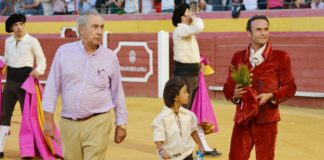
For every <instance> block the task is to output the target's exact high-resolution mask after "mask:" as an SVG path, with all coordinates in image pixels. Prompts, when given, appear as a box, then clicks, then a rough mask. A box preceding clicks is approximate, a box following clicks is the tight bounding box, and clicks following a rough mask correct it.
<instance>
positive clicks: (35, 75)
mask: <svg viewBox="0 0 324 160" xmlns="http://www.w3.org/2000/svg"><path fill="white" fill-rule="evenodd" d="M29 75H31V76H32V77H34V78H38V77H39V76H40V74H39V73H38V72H37V71H36V70H35V69H34V70H33V71H31V72H30V74H29Z"/></svg>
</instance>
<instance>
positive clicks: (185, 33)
mask: <svg viewBox="0 0 324 160" xmlns="http://www.w3.org/2000/svg"><path fill="white" fill-rule="evenodd" d="M192 19H193V22H192V24H191V25H187V24H184V23H179V24H178V26H177V28H176V29H175V30H174V31H173V52H174V57H173V58H174V60H175V61H178V62H181V63H199V62H200V54H199V47H198V43H197V39H196V36H195V35H196V34H198V33H199V32H201V31H203V29H204V22H203V20H202V19H201V18H198V17H195V16H193V18H192Z"/></svg>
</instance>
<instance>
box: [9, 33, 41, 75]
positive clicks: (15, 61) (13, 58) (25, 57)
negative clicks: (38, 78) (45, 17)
mask: <svg viewBox="0 0 324 160" xmlns="http://www.w3.org/2000/svg"><path fill="white" fill-rule="evenodd" d="M35 57H36V65H37V67H36V71H37V72H38V73H39V74H44V72H45V68H46V59H45V56H44V53H43V49H42V47H41V45H40V44H39V42H38V40H37V39H36V38H34V37H32V36H30V35H29V34H28V33H26V34H25V36H24V37H23V38H22V39H21V40H20V41H17V40H16V39H15V37H14V36H13V35H12V36H10V37H8V38H7V39H6V44H5V53H4V59H5V63H6V64H7V65H8V66H10V67H13V68H21V67H33V65H34V59H35Z"/></svg>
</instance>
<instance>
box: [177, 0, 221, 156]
mask: <svg viewBox="0 0 324 160" xmlns="http://www.w3.org/2000/svg"><path fill="white" fill-rule="evenodd" d="M172 24H173V25H174V26H175V27H176V28H175V29H174V31H173V53H174V57H173V60H174V77H180V78H182V79H183V80H184V81H185V82H186V84H187V85H186V86H187V90H188V93H189V101H188V103H187V104H185V105H183V107H185V108H186V109H188V110H191V108H192V103H193V100H194V97H195V95H196V92H197V89H198V75H199V72H200V52H199V46H198V42H197V39H196V34H198V33H200V32H202V31H203V29H204V22H203V20H202V19H201V18H199V17H196V16H195V15H193V14H192V12H191V11H190V7H189V5H188V4H186V3H182V4H179V5H178V6H177V7H175V9H174V11H173V15H172ZM198 131H199V130H198ZM202 135H203V133H202ZM204 138H205V137H204ZM202 142H204V141H202ZM203 146H208V145H207V144H204V145H203ZM204 150H205V155H212V156H218V155H219V153H218V152H217V151H216V149H212V148H210V147H207V148H204Z"/></svg>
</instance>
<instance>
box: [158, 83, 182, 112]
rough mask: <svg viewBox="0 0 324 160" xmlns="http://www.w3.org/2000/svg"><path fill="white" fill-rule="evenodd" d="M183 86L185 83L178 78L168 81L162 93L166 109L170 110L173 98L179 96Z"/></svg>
mask: <svg viewBox="0 0 324 160" xmlns="http://www.w3.org/2000/svg"><path fill="white" fill-rule="evenodd" d="M185 85H186V83H185V82H184V81H183V80H182V79H181V78H179V77H173V78H171V79H169V80H168V82H167V83H166V84H165V87H164V91H163V100H164V104H165V105H166V106H167V107H169V108H171V106H172V105H173V104H174V98H175V97H176V96H177V95H179V92H180V90H181V88H182V87H184V86H185Z"/></svg>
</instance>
